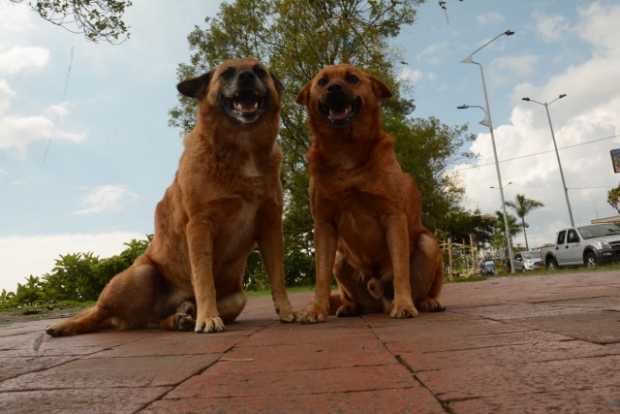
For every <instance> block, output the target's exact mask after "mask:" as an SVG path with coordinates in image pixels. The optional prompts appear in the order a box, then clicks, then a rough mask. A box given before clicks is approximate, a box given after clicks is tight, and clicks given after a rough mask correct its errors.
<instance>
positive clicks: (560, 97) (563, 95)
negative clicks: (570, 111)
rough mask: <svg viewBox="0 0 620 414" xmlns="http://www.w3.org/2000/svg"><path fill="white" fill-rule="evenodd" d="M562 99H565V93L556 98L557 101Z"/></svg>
mask: <svg viewBox="0 0 620 414" xmlns="http://www.w3.org/2000/svg"><path fill="white" fill-rule="evenodd" d="M562 98H566V94H565V93H563V94H561V95H560V96H558V99H562Z"/></svg>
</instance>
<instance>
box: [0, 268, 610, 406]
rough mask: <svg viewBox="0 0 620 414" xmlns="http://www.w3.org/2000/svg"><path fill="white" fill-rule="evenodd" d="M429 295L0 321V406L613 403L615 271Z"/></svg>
mask: <svg viewBox="0 0 620 414" xmlns="http://www.w3.org/2000/svg"><path fill="white" fill-rule="evenodd" d="M310 297H311V295H310V294H296V295H292V297H291V299H292V301H293V303H294V304H295V305H296V306H298V307H300V306H302V305H303V304H305V303H306V302H307V301H308V300H309V299H310ZM443 302H444V304H445V305H446V306H447V307H448V310H447V311H446V312H444V313H439V314H422V315H420V316H419V317H418V318H415V319H413V320H393V319H390V318H388V317H386V316H384V315H366V316H364V317H360V318H347V319H335V318H330V320H329V321H328V323H325V324H320V325H310V326H308V325H283V324H280V323H279V322H277V321H276V320H275V317H274V311H273V305H272V304H271V300H270V298H258V299H256V298H253V299H251V300H250V301H249V303H248V307H247V309H246V310H245V311H244V313H243V314H242V315H241V317H240V319H239V322H238V323H236V324H233V325H230V326H228V327H227V330H226V332H224V333H221V334H213V335H197V334H194V333H183V332H179V333H176V332H162V331H156V330H145V331H133V332H101V333H96V334H90V335H83V336H78V337H71V338H60V339H52V338H49V337H47V336H46V335H43V334H42V332H43V329H44V327H45V326H46V325H47V324H48V323H49V321H39V322H29V323H15V324H12V325H5V326H0V412H2V413H4V412H7V413H29V412H45V413H56V412H58V413H64V412H87V413H99V412H109V413H134V412H143V413H201V412H215V413H229V412H230V413H254V412H260V413H330V412H334V413H381V414H384V413H401V412H402V413H449V414H465V413H476V414H478V413H607V412H609V413H620V374H618V373H619V372H620V274H619V272H600V273H575V274H571V275H558V276H536V277H521V278H502V279H493V280H489V281H485V282H476V283H460V284H449V285H447V286H446V287H445V293H444V296H443Z"/></svg>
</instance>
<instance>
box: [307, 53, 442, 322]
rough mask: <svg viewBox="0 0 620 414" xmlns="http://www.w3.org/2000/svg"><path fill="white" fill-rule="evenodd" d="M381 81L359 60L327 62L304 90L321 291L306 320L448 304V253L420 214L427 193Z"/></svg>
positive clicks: (411, 311) (402, 313) (412, 311)
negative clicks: (403, 155)
mask: <svg viewBox="0 0 620 414" xmlns="http://www.w3.org/2000/svg"><path fill="white" fill-rule="evenodd" d="M390 96H391V93H390V91H389V90H388V88H387V87H386V86H385V85H384V84H383V83H381V82H380V81H379V80H377V79H375V78H374V77H372V76H369V75H367V74H366V73H364V72H362V71H361V70H359V69H357V68H356V67H354V66H351V65H336V66H328V67H326V68H324V69H323V70H321V71H320V72H319V73H318V74H317V75H316V76H315V77H314V79H312V80H311V81H310V82H309V83H308V84H307V85H306V86H305V87H304V88H303V90H302V91H301V92H300V93H299V96H298V98H297V102H298V103H300V104H302V105H305V106H306V107H307V109H308V113H309V125H310V129H311V132H312V138H313V139H312V145H311V148H310V151H309V152H308V161H309V164H310V207H311V211H312V215H313V218H314V237H315V249H316V291H315V297H314V301H313V302H312V303H311V304H310V306H309V307H308V309H307V310H306V311H305V313H304V314H303V315H302V317H301V321H302V322H309V323H313V322H321V321H324V320H325V319H326V317H327V315H328V312H329V311H330V283H331V280H332V271H333V273H334V274H335V276H336V279H337V281H338V286H339V289H340V295H339V297H338V296H336V297H331V308H332V311H336V314H337V315H338V316H348V315H355V314H358V313H361V312H377V311H381V310H384V311H386V312H388V313H389V314H390V315H391V316H392V317H394V318H408V317H412V316H415V315H417V313H418V312H417V310H416V306H414V302H415V304H416V305H417V307H418V309H420V310H422V311H440V310H443V309H444V308H443V307H442V306H441V305H440V304H439V302H438V301H437V297H438V296H439V292H440V290H441V286H442V266H443V262H442V254H441V250H440V249H439V246H438V245H437V242H436V241H435V239H434V238H433V236H432V234H431V233H430V232H429V231H428V230H426V229H425V228H424V226H423V225H422V221H421V197H420V193H419V191H418V189H417V187H416V184H415V182H414V180H413V179H412V178H411V177H410V176H409V175H408V174H405V173H404V172H403V171H402V170H401V168H400V165H399V164H398V161H397V159H396V154H395V153H394V142H393V139H392V138H391V137H390V136H389V135H387V134H386V133H385V132H384V131H383V128H382V125H381V113H380V112H381V111H380V104H381V101H382V100H384V99H387V98H389V97H390Z"/></svg>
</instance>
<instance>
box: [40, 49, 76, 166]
mask: <svg viewBox="0 0 620 414" xmlns="http://www.w3.org/2000/svg"><path fill="white" fill-rule="evenodd" d="M74 51H75V46H71V53H70V55H69V67H68V68H67V73H66V74H65V84H64V86H63V89H62V100H61V102H63V103H64V101H65V99H66V98H67V88H68V86H69V78H70V77H71V69H72V68H73V52H74ZM59 119H60V116H57V117H56V121H58V120H59ZM51 144H52V137H49V138H48V139H47V143H46V144H45V152H44V153H43V164H45V162H46V161H47V154H48V153H49V150H50V145H51Z"/></svg>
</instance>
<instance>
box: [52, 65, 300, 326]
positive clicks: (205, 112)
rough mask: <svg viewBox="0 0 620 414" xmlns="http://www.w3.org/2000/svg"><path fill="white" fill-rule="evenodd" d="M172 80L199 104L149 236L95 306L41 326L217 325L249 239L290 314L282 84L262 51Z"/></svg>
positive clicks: (232, 312)
mask: <svg viewBox="0 0 620 414" xmlns="http://www.w3.org/2000/svg"><path fill="white" fill-rule="evenodd" d="M177 89H178V91H179V92H180V93H181V94H183V95H184V96H188V97H191V98H194V99H196V100H197V101H198V114H197V119H196V126H195V127H194V129H193V131H192V132H191V133H190V134H188V135H187V136H186V137H185V140H184V144H185V150H184V152H183V155H182V156H181V161H180V163H179V168H178V171H177V174H176V177H175V179H174V182H173V183H172V185H171V186H170V187H168V189H167V191H166V193H165V195H164V198H163V199H162V200H161V201H160V202H159V204H158V205H157V208H156V210H155V234H154V237H153V240H152V241H151V243H150V245H149V246H148V248H147V250H146V252H145V253H144V255H142V256H140V257H139V258H137V259H136V261H135V262H134V263H133V265H132V266H131V267H129V268H128V269H127V270H125V271H123V272H121V273H119V274H118V275H116V276H115V277H114V278H113V279H112V280H110V282H109V283H108V285H107V286H106V287H105V289H104V290H103V291H102V293H101V295H100V296H99V299H98V300H97V303H96V304H95V305H94V306H93V307H91V308H89V309H87V310H85V311H84V312H82V313H81V314H78V315H76V316H75V317H73V318H71V319H68V320H64V321H61V322H59V323H57V324H55V325H53V326H51V327H49V328H48V329H47V333H48V334H50V335H52V336H61V335H72V334H79V333H85V332H91V331H95V330H99V329H103V328H119V329H128V328H140V327H145V326H148V325H150V324H152V323H159V324H160V326H162V327H165V328H170V329H181V330H184V329H194V330H195V331H196V332H218V331H222V330H223V329H224V323H225V322H226V323H228V322H231V321H233V320H234V319H235V318H236V317H237V316H238V315H239V313H241V311H242V310H243V308H244V306H245V302H246V298H245V295H244V293H243V276H244V273H245V267H246V261H247V257H248V254H249V253H250V251H251V250H252V249H253V248H254V246H255V245H258V248H259V249H260V251H261V254H262V256H263V261H264V263H265V267H266V270H267V273H268V275H269V278H270V281H271V287H272V296H273V300H274V304H275V308H276V312H277V313H278V314H279V318H280V320H281V321H283V322H292V321H294V320H295V314H294V313H293V311H292V308H291V305H290V303H289V300H288V297H287V293H286V290H285V286H284V272H283V245H282V244H283V237H282V187H281V184H280V161H281V158H282V155H281V153H280V149H279V148H278V146H277V144H276V135H277V132H278V128H279V122H280V105H281V94H282V85H281V84H280V82H279V81H278V80H277V79H276V78H275V77H274V76H273V75H272V74H270V73H269V71H268V70H267V69H266V68H265V67H264V66H263V65H262V64H261V63H260V62H259V61H257V60H255V59H241V60H230V61H227V62H224V63H222V64H221V65H220V66H218V67H217V68H216V69H214V70H212V71H210V72H209V73H206V74H204V75H202V76H199V77H197V78H193V79H189V80H186V81H183V82H181V83H179V85H178V86H177ZM193 302H195V308H194V305H193Z"/></svg>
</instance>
